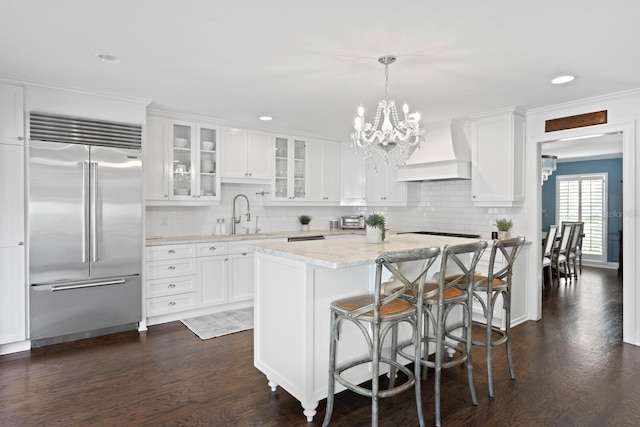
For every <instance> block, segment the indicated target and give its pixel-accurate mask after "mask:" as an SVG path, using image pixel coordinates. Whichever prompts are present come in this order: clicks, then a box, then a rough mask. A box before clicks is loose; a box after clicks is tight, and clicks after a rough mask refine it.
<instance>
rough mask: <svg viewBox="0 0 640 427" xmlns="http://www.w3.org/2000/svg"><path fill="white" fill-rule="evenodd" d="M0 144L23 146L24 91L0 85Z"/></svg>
mask: <svg viewBox="0 0 640 427" xmlns="http://www.w3.org/2000/svg"><path fill="white" fill-rule="evenodd" d="M0 144H12V145H24V90H23V88H22V87H20V86H13V85H7V84H0Z"/></svg>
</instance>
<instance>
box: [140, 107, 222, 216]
mask: <svg viewBox="0 0 640 427" xmlns="http://www.w3.org/2000/svg"><path fill="white" fill-rule="evenodd" d="M219 134H220V129H219V128H218V127H217V126H214V125H209V124H203V123H196V122H190V121H184V120H172V119H167V118H159V117H151V116H149V117H147V127H146V138H145V148H144V153H145V162H144V168H145V199H146V200H147V201H148V204H151V205H153V204H160V205H162V204H196V205H199V204H212V202H213V203H218V202H219V201H220V179H219V178H218V172H217V168H218V165H219V164H220V161H219V150H218V137H219ZM155 202H163V203H155ZM167 202H170V203H167Z"/></svg>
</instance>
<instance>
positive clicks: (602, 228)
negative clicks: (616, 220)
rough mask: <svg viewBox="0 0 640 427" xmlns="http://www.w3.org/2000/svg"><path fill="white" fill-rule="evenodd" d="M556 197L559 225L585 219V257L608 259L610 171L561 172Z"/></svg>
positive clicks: (583, 251) (583, 244) (557, 182)
mask: <svg viewBox="0 0 640 427" xmlns="http://www.w3.org/2000/svg"><path fill="white" fill-rule="evenodd" d="M556 197H557V200H556V206H557V212H556V218H557V219H558V224H562V222H564V221H580V222H584V231H583V232H584V235H585V236H584V238H583V240H582V254H583V257H584V258H585V259H592V260H597V261H603V262H604V261H606V253H607V251H606V239H605V236H606V235H607V215H606V212H607V174H606V173H601V174H589V175H558V176H557V177H556Z"/></svg>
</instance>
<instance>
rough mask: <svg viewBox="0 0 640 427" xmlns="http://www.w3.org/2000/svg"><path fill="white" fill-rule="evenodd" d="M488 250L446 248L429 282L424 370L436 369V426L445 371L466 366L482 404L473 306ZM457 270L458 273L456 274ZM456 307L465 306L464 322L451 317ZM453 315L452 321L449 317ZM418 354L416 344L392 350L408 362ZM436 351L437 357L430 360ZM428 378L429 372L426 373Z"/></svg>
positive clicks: (470, 246) (479, 246)
mask: <svg viewBox="0 0 640 427" xmlns="http://www.w3.org/2000/svg"><path fill="white" fill-rule="evenodd" d="M486 248H487V242H486V241H480V242H474V243H466V244H461V245H453V246H445V247H444V249H443V250H442V261H441V264H440V271H439V272H438V273H436V274H435V275H434V279H435V282H433V283H425V285H424V295H423V296H422V303H423V304H424V313H423V325H422V335H421V336H420V337H419V342H420V347H421V348H420V349H419V351H420V358H419V361H420V363H421V364H422V366H423V367H426V368H432V369H434V372H435V373H434V388H435V393H434V406H435V424H436V426H440V425H441V414H440V400H441V378H442V369H446V368H451V367H454V366H458V365H461V364H465V366H466V371H467V381H468V383H469V392H470V394H471V402H472V404H473V405H477V404H478V400H477V398H476V391H475V387H474V385H473V364H472V360H471V346H472V343H471V306H472V300H473V281H472V278H473V275H474V273H475V269H476V266H477V264H478V260H479V259H480V257H481V256H482V253H483V252H484V251H485V249H486ZM453 270H456V272H452V271H453ZM455 307H461V309H462V320H458V319H457V318H456V317H455V316H457V315H458V311H454V313H455V315H451V314H452V311H453V309H454V308H455ZM450 315H451V319H449V316H450ZM409 348H411V351H416V348H415V342H414V343H411V344H409V345H399V346H398V347H397V348H392V353H398V354H400V355H402V357H404V358H406V359H410V358H411V357H412V354H411V353H409V352H408V349H409ZM432 348H433V354H434V356H433V358H431V357H430V352H431V349H432ZM424 372H425V375H424V376H423V377H426V372H427V371H426V370H425V371H424Z"/></svg>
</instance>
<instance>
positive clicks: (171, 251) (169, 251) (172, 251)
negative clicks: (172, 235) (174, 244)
mask: <svg viewBox="0 0 640 427" xmlns="http://www.w3.org/2000/svg"><path fill="white" fill-rule="evenodd" d="M167 253H168V254H169V255H173V254H175V253H176V251H174V250H173V249H169V250H168V251H167Z"/></svg>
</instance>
